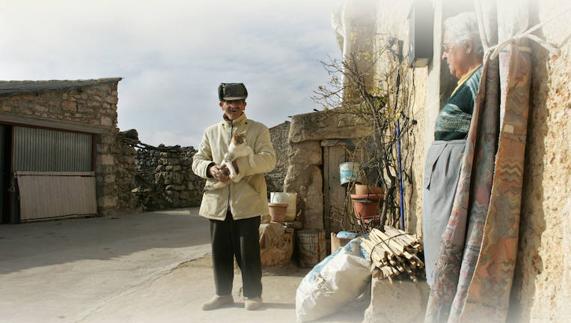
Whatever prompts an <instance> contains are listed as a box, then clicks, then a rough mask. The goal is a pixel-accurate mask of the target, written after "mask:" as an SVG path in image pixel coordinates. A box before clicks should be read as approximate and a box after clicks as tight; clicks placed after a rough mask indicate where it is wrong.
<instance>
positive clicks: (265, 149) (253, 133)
mask: <svg viewBox="0 0 571 323" xmlns="http://www.w3.org/2000/svg"><path fill="white" fill-rule="evenodd" d="M237 132H238V133H242V132H245V134H246V143H247V144H248V145H249V146H250V147H252V150H254V161H255V165H254V167H251V166H250V164H249V162H248V158H247V157H242V158H238V159H237V160H236V164H237V165H238V169H239V172H240V174H243V175H244V177H243V178H242V180H240V181H239V182H238V183H234V182H232V181H230V182H229V184H228V185H226V186H225V187H223V188H220V189H215V190H213V189H212V185H213V184H214V183H216V180H214V179H213V178H209V177H208V176H207V174H206V172H207V169H208V165H210V164H211V163H216V164H217V165H220V163H222V160H223V159H224V154H225V153H226V152H228V146H229V145H230V140H231V138H232V135H233V134H234V133H237ZM275 165H276V154H275V151H274V148H273V146H272V142H271V140H270V131H269V130H268V128H267V127H266V126H264V125H263V124H261V123H259V122H256V121H253V120H250V119H248V118H246V115H245V114H243V115H242V116H241V117H240V118H238V119H236V120H234V121H229V120H225V119H224V120H223V121H221V122H218V123H217V124H214V125H212V126H210V127H208V128H207V129H206V131H205V132H204V135H203V137H202V142H201V143H200V147H199V148H198V152H197V153H196V154H195V155H194V157H193V161H192V170H193V171H194V173H195V174H196V175H198V176H200V177H202V178H205V179H206V184H205V192H204V195H203V196H202V203H201V205H200V211H199V214H200V215H201V216H203V217H206V218H209V219H214V220H224V218H225V217H226V212H227V210H228V209H229V210H230V211H231V212H232V215H233V218H234V219H246V218H251V217H255V216H260V215H263V214H268V201H267V186H266V180H265V178H264V174H265V173H267V172H270V171H272V170H273V169H274V167H275Z"/></svg>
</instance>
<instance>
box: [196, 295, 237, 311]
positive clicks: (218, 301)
mask: <svg viewBox="0 0 571 323" xmlns="http://www.w3.org/2000/svg"><path fill="white" fill-rule="evenodd" d="M230 304H234V297H232V295H224V296H218V295H216V296H214V297H213V298H212V299H211V300H210V301H208V302H206V303H204V304H203V305H202V310H203V311H211V310H215V309H217V308H221V307H223V306H226V305H230Z"/></svg>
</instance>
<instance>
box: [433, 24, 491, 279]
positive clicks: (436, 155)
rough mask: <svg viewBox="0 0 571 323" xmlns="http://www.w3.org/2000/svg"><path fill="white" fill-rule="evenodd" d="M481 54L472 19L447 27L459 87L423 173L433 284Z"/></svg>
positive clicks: (447, 53) (448, 53)
mask: <svg viewBox="0 0 571 323" xmlns="http://www.w3.org/2000/svg"><path fill="white" fill-rule="evenodd" d="M482 56H483V48H482V43H481V41H480V36H479V32H478V23H477V20H476V16H475V15H474V14H473V13H461V14H459V15H457V16H454V17H451V18H448V19H447V20H446V21H445V22H444V38H443V54H442V58H443V59H446V62H447V63H448V68H449V69H450V73H451V74H452V75H453V76H455V77H456V78H457V79H458V85H457V86H456V88H455V89H454V91H453V92H452V95H451V96H450V98H449V99H448V101H447V102H446V104H445V105H444V107H443V108H442V109H441V111H440V113H439V114H438V117H437V119H436V127H435V131H434V143H433V144H432V146H430V149H429V150H428V154H427V157H426V165H425V171H424V174H425V175H424V217H423V232H424V256H425V263H426V278H427V282H428V284H429V285H430V286H432V284H433V282H434V269H435V268H434V267H435V265H436V261H437V260H438V257H439V254H440V242H441V240H442V234H443V233H444V230H445V229H446V225H447V224H448V218H449V217H450V213H451V211H452V203H453V201H454V195H455V192H456V186H457V183H458V178H459V175H460V168H461V167H462V154H463V152H464V147H465V145H466V136H467V134H468V130H469V128H470V121H471V119H472V110H473V108H474V102H475V100H476V95H477V94H478V87H479V84H480V75H481V73H482V68H481V64H482Z"/></svg>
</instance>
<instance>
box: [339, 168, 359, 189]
mask: <svg viewBox="0 0 571 323" xmlns="http://www.w3.org/2000/svg"><path fill="white" fill-rule="evenodd" d="M359 168H361V164H359V163H356V162H346V163H342V164H340V165H339V180H340V182H341V185H344V184H347V183H349V182H355V181H357V179H358V177H359Z"/></svg>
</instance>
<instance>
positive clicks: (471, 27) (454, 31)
mask: <svg viewBox="0 0 571 323" xmlns="http://www.w3.org/2000/svg"><path fill="white" fill-rule="evenodd" d="M444 33H445V35H446V40H447V41H449V42H452V43H454V44H455V45H461V44H464V43H467V42H469V43H471V44H472V47H473V48H474V51H475V52H476V53H477V54H479V55H482V56H483V55H484V47H483V46H482V40H481V39H480V30H479V29H478V20H477V19H476V14H474V13H473V12H463V13H460V14H458V15H456V16H453V17H450V18H447V19H446V20H445V21H444Z"/></svg>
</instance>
